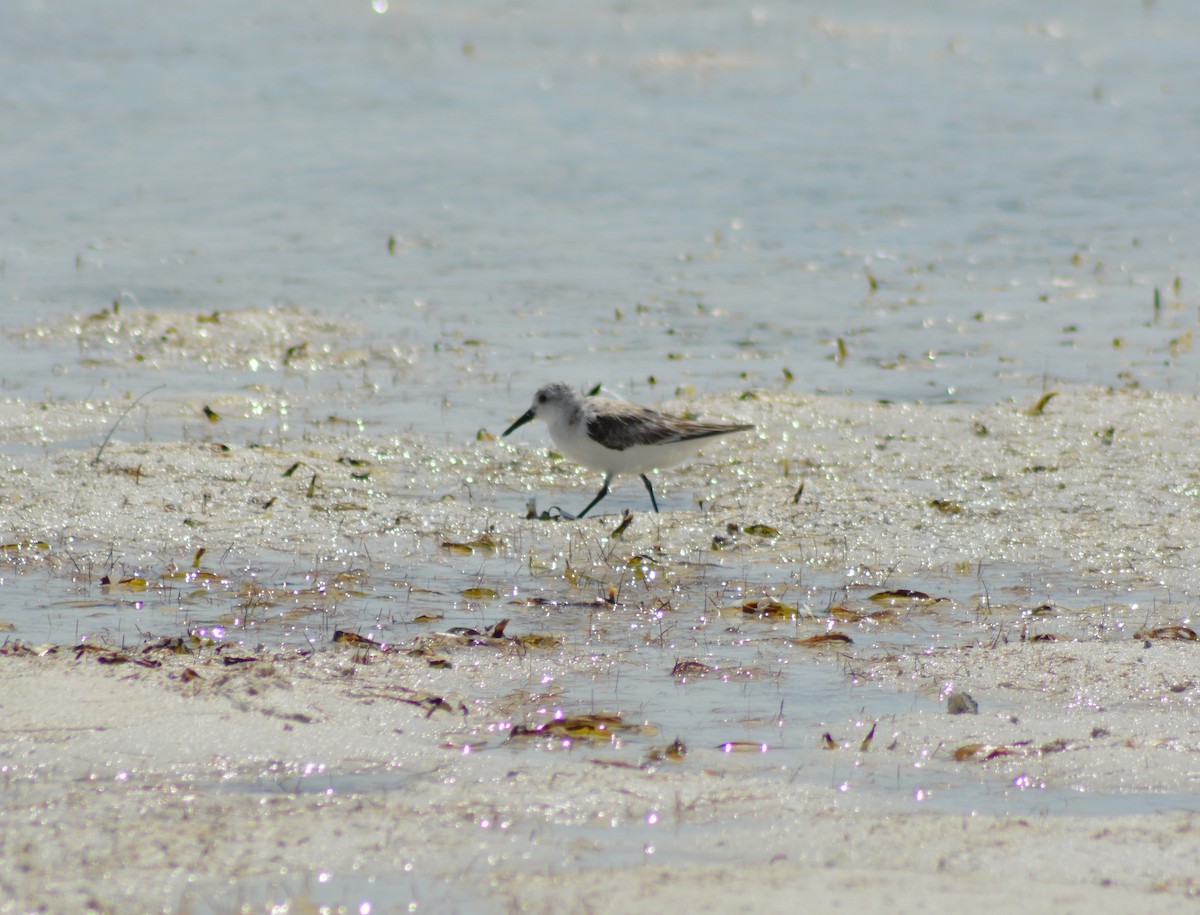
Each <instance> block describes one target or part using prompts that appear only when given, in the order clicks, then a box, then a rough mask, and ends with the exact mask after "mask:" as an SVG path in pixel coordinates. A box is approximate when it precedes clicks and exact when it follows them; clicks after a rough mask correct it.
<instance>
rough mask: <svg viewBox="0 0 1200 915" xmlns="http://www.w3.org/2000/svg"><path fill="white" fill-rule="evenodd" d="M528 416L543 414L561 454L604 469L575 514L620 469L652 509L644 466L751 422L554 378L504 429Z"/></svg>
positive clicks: (668, 461) (683, 454) (603, 492)
mask: <svg viewBox="0 0 1200 915" xmlns="http://www.w3.org/2000/svg"><path fill="white" fill-rule="evenodd" d="M534 419H541V420H544V421H545V423H546V425H547V426H549V427H550V437H551V438H552V439H554V444H555V446H556V447H557V448H558V450H559V451H560V452H561V453H562V455H563V456H564V457H567V458H570V459H571V460H572V461H575V462H576V463H577V464H582V465H583V466H584V467H590V468H592V469H593V470H600V471H603V473H604V485H603V486H601V487H600V492H598V493H597V494H596V498H594V499H592V501H591V502H589V503H588V504H587V506H586V507H585V508H584V509H583V511H581V512H580V513H579V514H578V515H576V516H575V517H576V518H582V517H583V516H584V515H586V514H587V513H588V512H589V511H591V510H592V508H593V507H595V505H596V503H597V502H599V501H600V500H601V499H603V498H604V497H605V496H607V495H608V486H609V484H610V483H611V482H612V481H613V477H615V476H617V475H618V474H623V473H636V474H639V475H640V476H641V478H642V482H643V483H645V484H646V491H647V492H648V493H650V504H651V505H653V506H654V510H655V511H656V512H657V511H658V500H657V499H656V498H655V497H654V486H653V485H652V484H651V483H650V478H649V477H648V476H646V472H647V471H649V470H654V469H656V468H662V467H671V466H674V465H675V464H678V463H680V462H682V461H685V460H687V459H688V458H690V457H692V456H694V455H695V453H696V450H697V449H698V447H699V445H698V442H699V441H700V440H702V439H706V438H713V437H714V436H717V435H728V434H729V433H730V432H742V431H744V430H746V429H753V428H754V426H752V425H743V424H740V423H705V422H696V421H694V420H690V419H683V418H682V417H678V416H670V415H668V414H666V413H659V412H658V411H657V410H652V409H650V408H649V407H643V406H641V405H640V404H635V403H630V402H628V401H624V400H613V399H611V398H607V397H587V396H585V395H583V394H581V393H580V392H579V391H576V390H575V389H574V388H572V387H571V386H570V385H566V384H563V383H562V382H560V381H559V382H554V383H552V384H547V385H543V386H542V387H540V388H538V391H537V393H536V394H534V395H533V405H532V406H531V407H530V408H529V409H528V410H527V411H525V413H524V414H523V415H522V416H521V418H520V419H518V420H517V421H516V422H515V423H513V424H512V425H511V426H509V427H508V428H507V429H505V430H504V435H508V434H509V433H511V432H513V431H514V430H516V429H519V428H520V427H521V426H523V425H525V424H526V423H527V422H529V421H530V420H534Z"/></svg>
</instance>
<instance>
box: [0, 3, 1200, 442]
mask: <svg viewBox="0 0 1200 915" xmlns="http://www.w3.org/2000/svg"><path fill="white" fill-rule="evenodd" d="M197 15H198V14H197V11H196V10H195V9H192V8H191V7H187V6H183V7H181V6H177V5H172V6H169V7H163V8H160V9H157V10H156V11H155V16H153V17H144V16H142V6H141V5H140V4H136V3H128V2H125V3H101V2H98V0H87V2H81V3H79V4H76V5H75V6H74V7H72V8H71V10H70V11H69V12H68V11H67V10H66V9H64V8H62V7H59V6H55V5H51V4H43V3H40V2H36V0H21V2H18V3H16V4H14V5H13V7H12V9H10V11H9V14H8V23H7V26H6V29H5V36H4V37H3V38H0V42H3V43H4V45H6V46H7V50H8V53H6V54H4V55H0V61H2V62H0V83H2V84H3V85H4V86H6V87H7V89H6V90H4V93H5V94H4V101H5V102H6V104H7V108H8V111H7V112H6V118H5V121H6V127H5V131H6V132H7V134H8V136H9V137H10V138H14V140H19V142H10V143H9V144H6V147H7V152H6V154H5V155H6V158H7V160H8V161H7V163H6V168H5V169H4V170H3V174H2V175H0V188H2V189H3V191H4V197H5V199H6V206H5V212H4V213H3V214H0V240H2V245H3V250H0V266H2V269H0V303H2V304H3V311H2V312H0V314H2V320H3V327H4V329H5V330H6V331H12V330H16V329H22V328H26V327H28V326H30V325H31V324H33V323H38V322H43V323H49V324H54V323H55V322H57V321H61V320H62V316H64V315H66V314H68V313H71V312H74V311H78V312H81V313H84V314H87V313H93V312H95V311H98V310H100V309H102V308H104V307H107V306H109V305H110V304H111V303H112V302H114V301H118V302H120V303H121V304H122V305H123V306H124V307H125V308H126V310H127V311H130V310H134V309H136V308H138V307H142V308H150V309H162V308H173V309H180V310H181V312H182V314H183V316H185V317H184V318H183V319H185V320H186V319H189V318H190V317H192V316H195V315H197V314H203V315H211V314H212V313H213V312H221V311H229V310H231V309H238V308H243V307H247V306H255V307H265V306H267V305H270V304H273V303H291V304H294V305H297V306H299V307H300V308H302V309H305V310H309V311H312V312H316V313H319V314H322V315H327V316H330V317H333V318H337V319H352V320H353V321H355V322H358V323H359V329H358V330H357V331H356V332H355V333H356V335H357V336H359V337H361V338H364V339H370V340H373V341H381V340H386V341H388V343H389V344H391V345H395V346H399V347H401V348H403V349H404V350H405V351H406V352H411V353H412V354H413V356H414V358H415V359H416V360H417V362H418V369H419V370H418V371H415V372H406V373H404V374H403V377H400V378H395V377H393V378H389V377H387V376H386V374H385V373H383V372H382V371H380V372H378V373H371V372H369V371H368V372H366V373H364V374H367V375H371V374H374V375H375V376H376V377H371V378H362V377H360V379H359V380H360V381H361V380H365V381H367V382H368V384H367V385H366V386H364V388H363V390H362V391H361V392H360V396H359V397H358V398H357V399H358V400H359V401H360V402H361V401H366V403H365V404H364V407H365V408H366V409H369V410H372V412H373V414H374V416H375V417H377V418H378V419H379V421H380V422H383V423H387V424H390V425H392V426H394V427H397V428H413V429H419V430H430V429H434V428H439V429H440V428H442V427H443V426H444V425H451V426H453V427H454V428H458V429H462V430H467V431H473V430H475V429H477V428H479V427H481V426H491V427H492V428H495V427H497V426H498V425H500V424H501V423H503V422H504V421H505V420H506V419H507V418H508V417H510V416H512V415H514V414H515V413H517V412H519V411H520V409H521V407H522V406H523V404H524V401H525V400H526V399H527V398H528V396H529V392H530V391H532V389H533V388H534V387H536V386H537V384H538V383H540V382H542V381H544V380H545V379H546V378H548V377H553V376H562V377H566V378H568V379H570V380H572V381H575V382H579V383H584V382H589V383H590V382H595V381H604V382H605V383H606V384H608V385H609V386H611V387H614V388H618V389H624V390H626V391H627V392H628V393H629V394H631V395H632V396H635V397H638V398H641V399H655V398H658V397H663V396H670V394H671V393H672V392H673V391H674V390H675V389H676V388H678V387H680V386H685V385H692V386H695V387H697V388H698V389H700V390H702V391H703V390H710V391H711V390H717V391H720V390H728V389H730V388H741V387H748V386H756V385H775V384H778V383H781V382H782V381H783V370H784V369H788V370H789V371H790V372H791V373H792V374H793V375H794V377H795V379H796V380H795V384H796V385H798V386H799V387H800V388H801V389H808V390H811V389H822V390H833V391H844V392H848V393H852V394H854V395H857V396H861V397H866V398H879V397H883V398H893V399H894V398H899V399H910V398H920V399H925V400H932V401H937V400H944V399H964V398H965V399H968V400H973V401H977V402H992V401H995V400H997V399H1000V398H1003V397H1006V396H1013V395H1016V396H1022V395H1023V394H1024V392H1026V391H1029V390H1035V389H1038V388H1040V387H1042V386H1043V385H1045V384H1054V383H1056V382H1058V381H1059V380H1061V379H1065V380H1069V381H1075V382H1093V383H1101V384H1130V383H1135V384H1143V385H1153V386H1163V387H1169V388H1190V387H1193V386H1194V385H1195V383H1196V381H1197V370H1196V367H1195V364H1194V359H1192V358H1191V357H1190V356H1189V350H1190V347H1191V344H1190V338H1189V337H1188V335H1189V334H1191V333H1192V332H1193V331H1194V330H1195V325H1196V321H1197V317H1198V315H1197V308H1196V304H1197V301H1196V295H1197V288H1198V287H1197V278H1196V276H1195V275H1194V269H1195V265H1194V256H1193V255H1194V251H1195V250H1196V249H1197V248H1198V247H1200V245H1198V242H1200V234H1198V233H1200V230H1198V229H1197V226H1200V219H1198V218H1197V216H1198V215H1200V214H1198V213H1197V206H1198V203H1197V191H1198V189H1200V185H1198V183H1197V182H1198V181H1200V179H1198V178H1197V175H1196V171H1195V169H1194V168H1193V164H1194V163H1193V157H1192V156H1191V154H1190V150H1191V149H1193V148H1194V147H1195V145H1196V144H1195V141H1196V139H1197V133H1198V132H1200V125H1198V124H1197V121H1196V118H1195V117H1194V106H1193V105H1192V102H1191V94H1190V93H1191V87H1192V86H1194V85H1195V84H1196V82H1197V78H1198V77H1200V61H1197V59H1196V56H1195V54H1194V53H1193V48H1192V42H1191V40H1190V36H1191V35H1193V34H1194V33H1195V31H1196V29H1197V26H1200V11H1198V10H1197V9H1196V8H1195V6H1194V5H1193V4H1187V3H1183V2H1155V3H1146V4H1138V3H1123V2H1121V3H1118V2H1108V3H1104V4H1102V5H1101V7H1095V6H1088V7H1086V8H1085V7H1081V6H1078V5H1074V4H1051V5H1049V6H1047V5H1046V4H1041V3H1039V4H1018V5H1016V6H1014V5H1012V4H1004V5H999V6H998V5H986V4H985V5H975V6H972V7H970V8H958V7H956V8H955V9H954V10H953V11H952V12H947V11H946V10H944V9H943V8H942V6H941V5H940V4H938V3H909V4H904V5H903V7H896V6H895V5H894V4H866V5H863V4H859V5H857V6H856V7H855V10H854V11H852V12H850V13H829V14H826V13H822V12H819V11H815V10H811V9H808V8H806V7H803V6H800V7H795V6H790V7H789V6H782V5H772V4H757V5H751V4H733V5H729V6H720V7H712V6H705V5H703V4H700V5H689V4H683V5H678V4H658V3H652V4H646V5H641V6H639V7H636V8H625V7H620V6H611V5H607V4H589V5H585V6H582V7H572V8H571V9H569V10H567V9H562V8H561V7H560V6H559V5H557V4H552V3H532V4H523V5H520V6H510V5H502V4H484V5H479V4H463V5H460V4H439V5H437V6H429V5H417V6H408V5H401V4H392V5H390V6H389V4H388V3H386V2H382V3H376V4H374V9H373V8H372V5H371V4H368V3H365V2H340V3H334V4H329V3H316V2H300V3H287V4H283V3H272V2H261V3H258V4H255V5H253V6H250V7H247V6H245V5H244V4H240V3H233V2H225V3H221V4H218V7H217V8H214V9H211V12H206V13H205V15H204V18H203V19H197ZM210 16H211V18H209V17H210ZM135 23H136V26H135ZM218 23H219V24H218ZM868 274H869V275H870V276H871V277H873V278H874V283H875V286H876V288H875V290H874V291H873V292H872V287H871V283H870V282H869V280H868ZM1176 282H1178V286H1176ZM1156 289H1157V290H1159V307H1158V309H1156V308H1155V290H1156ZM617 312H620V317H619V318H617V317H616V314H617ZM839 338H840V339H841V340H842V341H843V345H844V348H845V356H844V358H840V359H839V358H838V344H837V341H838V339H839ZM121 350H122V348H121V347H120V346H118V347H116V349H115V352H114V353H113V356H114V357H115V364H113V363H104V362H101V364H99V365H94V366H91V365H81V364H80V362H79V360H78V355H79V354H78V353H77V352H76V351H75V350H73V349H72V348H71V347H70V346H66V347H62V348H61V349H60V350H57V351H55V350H42V349H40V348H37V347H35V348H33V349H32V350H29V349H25V348H23V347H14V344H13V343H12V342H11V341H6V342H5V343H4V351H3V357H4V364H5V365H6V368H5V370H4V372H3V376H4V384H5V386H6V387H7V388H8V389H9V390H10V391H11V392H13V393H17V394H20V395H21V396H25V397H33V398H38V397H47V396H49V397H82V396H88V395H89V394H90V393H92V392H95V391H97V390H100V389H102V388H104V387H106V386H113V387H117V388H126V387H128V388H130V389H131V390H133V391H135V392H137V393H141V392H142V391H143V390H146V389H148V388H150V387H152V385H153V384H154V383H159V382H161V381H165V382H166V383H167V385H168V387H169V388H176V389H178V390H190V389H194V388H195V387H197V386H203V387H205V388H206V389H209V390H216V391H218V392H219V391H221V390H223V389H239V388H241V387H243V386H245V385H246V384H250V383H254V382H260V381H262V380H263V370H262V369H261V368H260V369H259V370H258V371H257V372H255V371H252V370H250V369H249V368H248V366H246V365H245V364H237V360H233V361H234V363H235V364H233V365H228V366H220V367H219V368H220V370H219V371H214V367H213V366H208V367H206V370H202V371H197V369H198V368H199V367H198V366H195V365H184V366H180V365H178V364H175V365H173V366H172V368H173V370H174V371H172V372H171V373H169V374H167V375H166V376H165V377H159V375H158V374H157V373H155V374H154V375H153V379H152V380H151V379H147V378H146V377H145V376H144V375H143V374H142V373H141V372H138V371H133V370H132V369H133V368H136V367H135V366H130V365H129V357H128V354H127V353H123V352H122V351H121ZM14 360H15V361H14ZM601 363H602V364H603V371H599V370H598V369H599V364H601ZM51 366H56V369H55V371H54V373H52V374H49V373H48V372H47V369H48V368H50V367H51ZM181 369H182V371H180V370H181ZM651 375H653V376H654V377H655V378H656V379H657V380H658V382H659V383H658V384H657V385H651V384H649V383H648V377H649V376H651ZM269 380H270V381H273V380H274V379H269ZM346 381H347V379H344V378H343V379H338V378H329V377H322V375H321V373H310V374H309V375H308V376H307V377H306V379H305V382H304V383H305V384H306V385H307V384H311V385H314V386H315V387H316V388H317V389H318V390H327V391H335V390H338V389H342V388H344V386H345V383H346ZM366 391H370V394H369V396H366V397H363V396H361V394H362V393H365V392H366ZM443 403H445V404H446V406H447V408H448V409H446V410H443V409H442V407H441V406H440V405H441V404H443Z"/></svg>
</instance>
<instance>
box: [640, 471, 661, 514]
mask: <svg viewBox="0 0 1200 915" xmlns="http://www.w3.org/2000/svg"><path fill="white" fill-rule="evenodd" d="M642 482H643V483H645V484H646V492H648V493H650V504H651V505H653V506H654V514H656V515H657V514H658V499H656V498H654V487H653V486H651V485H650V478H649V477H648V476H646V475H645V474H644V473H643V474H642Z"/></svg>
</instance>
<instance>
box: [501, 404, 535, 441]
mask: <svg viewBox="0 0 1200 915" xmlns="http://www.w3.org/2000/svg"><path fill="white" fill-rule="evenodd" d="M533 417H534V412H533V409H532V408H531V409H529V410H526V411H525V415H524V416H522V417H521V418H520V419H518V420H517V421H516V422H515V423H513V424H512V425H511V426H509V427H508V428H507V429H505V430H504V432H502V433H501V435H500V437H501V438H504V436H506V435H508V433H510V432H512V431H513V430H514V429H520V428H521V427H522V426H523V425H525V424H526V423H527V422H529V421H530V420H531V419H533Z"/></svg>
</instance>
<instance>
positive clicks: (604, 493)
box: [575, 473, 612, 518]
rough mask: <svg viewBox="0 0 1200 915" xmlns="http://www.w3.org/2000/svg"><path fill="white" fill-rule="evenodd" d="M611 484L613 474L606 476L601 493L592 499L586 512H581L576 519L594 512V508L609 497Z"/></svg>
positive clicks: (585, 509)
mask: <svg viewBox="0 0 1200 915" xmlns="http://www.w3.org/2000/svg"><path fill="white" fill-rule="evenodd" d="M611 482H612V474H611V473H607V474H605V475H604V485H603V486H601V487H600V491H599V492H598V493H596V498H594V499H592V501H591V502H589V503H588V504H587V507H586V508H584V510H583V511H581V512H580V513H579V514H578V515H576V516H575V517H576V518H582V517H583V516H584V515H586V514H587V513H588V512H590V511H591V510H592V507H593V506H594V505H595V504H596V503H597V502H599V501H600V500H601V499H603V498H604V497H605V496H607V495H608V484H609V483H611Z"/></svg>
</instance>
